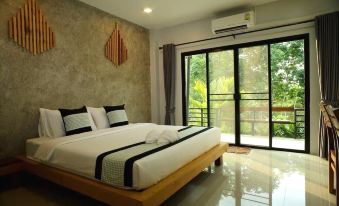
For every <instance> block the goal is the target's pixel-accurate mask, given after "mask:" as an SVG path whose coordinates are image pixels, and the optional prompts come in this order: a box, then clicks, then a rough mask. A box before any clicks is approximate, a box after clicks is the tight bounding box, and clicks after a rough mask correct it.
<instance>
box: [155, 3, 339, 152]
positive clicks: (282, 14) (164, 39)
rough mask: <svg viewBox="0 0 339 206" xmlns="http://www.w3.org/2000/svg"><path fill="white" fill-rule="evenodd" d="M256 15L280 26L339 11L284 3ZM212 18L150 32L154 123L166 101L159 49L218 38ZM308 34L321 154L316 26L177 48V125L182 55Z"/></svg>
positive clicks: (314, 125) (314, 147) (261, 22)
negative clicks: (214, 31)
mask: <svg viewBox="0 0 339 206" xmlns="http://www.w3.org/2000/svg"><path fill="white" fill-rule="evenodd" d="M254 9H255V13H256V28H254V29H257V28H262V27H268V26H272V25H280V24H285V23H291V22H296V21H301V20H305V19H310V18H314V16H316V15H319V14H323V13H328V12H332V11H336V10H339V2H338V1H336V0H284V1H278V2H273V3H269V4H265V5H261V6H258V7H256V8H254ZM210 20H211V19H205V20H200V21H196V22H191V23H187V24H183V25H179V26H175V27H170V28H165V29H161V30H153V31H151V32H150V47H151V52H150V54H151V57H150V58H151V68H150V69H151V94H152V99H151V101H152V121H153V122H155V123H160V124H162V123H163V122H164V114H165V98H164V89H163V87H164V86H163V72H162V71H163V66H162V50H159V49H158V47H159V46H162V45H163V44H167V43H174V44H178V43H183V42H189V41H194V40H200V39H205V38H211V37H215V36H216V35H213V34H212V32H211V25H210ZM304 33H309V35H310V94H311V95H310V111H311V112H310V121H311V129H310V135H311V140H310V141H311V153H312V154H317V152H318V136H317V135H318V118H319V108H318V104H319V101H320V94H319V83H318V73H317V62H316V59H317V58H316V45H315V36H314V24H313V23H307V24H303V25H298V26H291V27H286V28H280V29H275V30H269V31H264V32H257V33H252V34H246V35H240V36H237V37H236V38H235V39H233V37H228V38H222V39H217V40H211V41H205V42H200V43H195V44H189V45H184V46H178V47H176V54H177V76H176V79H177V82H176V105H175V106H176V124H177V125H181V124H182V98H181V95H182V94H181V86H182V85H181V53H182V52H187V51H194V50H198V49H204V48H213V47H218V46H226V45H233V44H239V43H244V42H253V41H258V40H265V39H272V38H278V37H284V36H291V35H297V34H304Z"/></svg>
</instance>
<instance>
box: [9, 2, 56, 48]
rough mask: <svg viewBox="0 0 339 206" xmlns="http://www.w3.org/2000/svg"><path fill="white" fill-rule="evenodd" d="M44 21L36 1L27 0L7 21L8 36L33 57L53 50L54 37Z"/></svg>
mask: <svg viewBox="0 0 339 206" xmlns="http://www.w3.org/2000/svg"><path fill="white" fill-rule="evenodd" d="M45 19H46V18H44V16H43V14H42V12H41V10H40V9H39V7H38V5H37V2H36V0H27V2H26V4H25V5H24V6H23V7H22V8H20V9H19V10H18V12H17V13H16V14H15V15H14V16H13V17H12V18H11V19H10V20H9V21H8V36H9V38H10V39H13V41H14V42H16V43H18V45H20V46H22V47H23V48H25V49H27V50H28V51H29V52H31V53H33V54H34V55H35V54H39V53H41V52H43V51H46V50H48V49H50V48H53V47H54V46H55V36H54V33H53V31H52V29H51V28H50V27H49V26H48V23H47V22H46V20H45Z"/></svg>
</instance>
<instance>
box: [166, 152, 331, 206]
mask: <svg viewBox="0 0 339 206" xmlns="http://www.w3.org/2000/svg"><path fill="white" fill-rule="evenodd" d="M213 170H214V171H213ZM327 181H328V180H327V161H325V160H323V159H321V158H319V157H316V156H312V155H305V154H298V153H290V152H279V151H267V150H255V149H252V151H251V152H250V154H248V155H240V154H232V153H226V154H225V155H224V165H223V166H222V167H215V168H214V169H213V168H212V173H210V172H208V171H205V172H203V173H201V174H200V175H199V176H198V177H197V178H195V179H194V180H193V181H192V182H191V183H190V184H189V185H187V186H186V187H184V188H183V189H182V190H180V191H179V192H178V193H176V195H174V196H173V197H171V198H170V199H169V200H168V201H167V202H166V203H165V204H164V205H226V206H240V205H241V206H245V205H258V206H261V205H274V206H304V205H305V206H306V205H307V206H323V205H327V206H329V205H335V196H334V195H331V194H329V193H328V190H327Z"/></svg>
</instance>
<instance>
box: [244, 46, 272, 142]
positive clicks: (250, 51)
mask: <svg viewBox="0 0 339 206" xmlns="http://www.w3.org/2000/svg"><path fill="white" fill-rule="evenodd" d="M268 76H269V75H268V46H267V45H263V46H253V47H244V48H239V94H240V103H239V104H240V143H241V144H243V145H257V146H264V147H269V136H270V124H269V110H270V109H269V105H270V104H269V103H270V100H269V81H268Z"/></svg>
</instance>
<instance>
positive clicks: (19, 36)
mask: <svg viewBox="0 0 339 206" xmlns="http://www.w3.org/2000/svg"><path fill="white" fill-rule="evenodd" d="M16 20H17V27H18V29H17V30H18V44H19V45H20V46H21V15H20V12H18V13H17V14H16Z"/></svg>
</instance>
